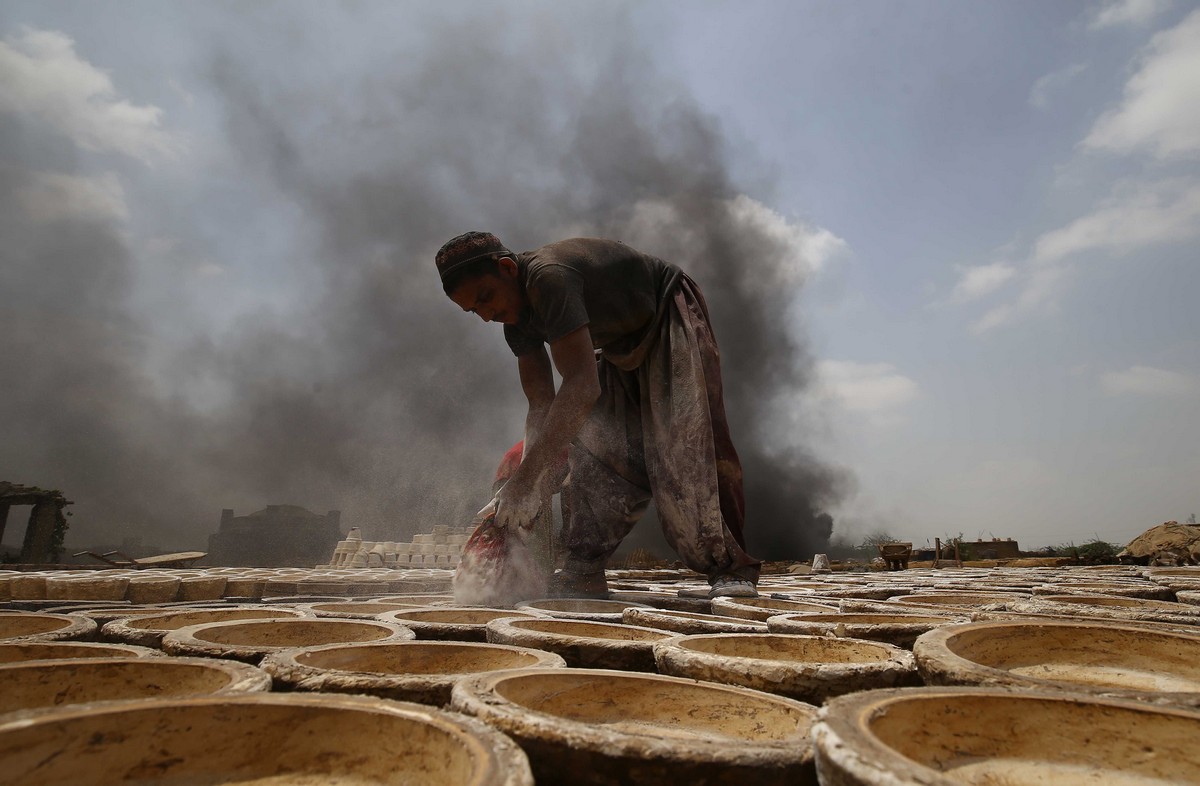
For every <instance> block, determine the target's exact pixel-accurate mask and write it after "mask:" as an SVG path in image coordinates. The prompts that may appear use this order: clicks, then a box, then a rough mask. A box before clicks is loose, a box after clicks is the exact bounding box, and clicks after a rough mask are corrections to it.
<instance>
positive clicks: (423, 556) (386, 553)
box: [318, 524, 471, 568]
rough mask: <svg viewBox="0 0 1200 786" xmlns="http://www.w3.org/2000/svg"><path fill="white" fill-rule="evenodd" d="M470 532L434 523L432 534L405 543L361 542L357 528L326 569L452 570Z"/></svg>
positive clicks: (336, 552)
mask: <svg viewBox="0 0 1200 786" xmlns="http://www.w3.org/2000/svg"><path fill="white" fill-rule="evenodd" d="M470 536H471V531H470V529H469V528H467V527H451V526H449V525H447V524H438V525H436V526H435V527H434V528H433V532H426V533H421V534H419V535H414V536H413V539H412V540H411V541H408V542H396V541H369V540H363V539H362V535H361V534H359V531H358V528H357V527H354V528H352V529H351V530H350V534H349V535H348V536H347V537H346V539H345V540H343V541H340V542H339V543H338V544H337V547H336V548H334V550H333V558H332V559H331V560H330V561H329V563H328V564H327V565H319V566H318V567H329V568H410V567H419V568H454V567H456V566H457V565H458V562H459V559H460V557H461V556H462V551H463V546H465V545H466V543H467V538H469V537H470Z"/></svg>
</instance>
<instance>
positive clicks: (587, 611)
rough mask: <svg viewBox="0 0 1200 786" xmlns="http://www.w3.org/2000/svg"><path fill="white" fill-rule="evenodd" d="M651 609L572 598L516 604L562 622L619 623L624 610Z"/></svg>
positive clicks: (624, 603) (627, 604)
mask: <svg viewBox="0 0 1200 786" xmlns="http://www.w3.org/2000/svg"><path fill="white" fill-rule="evenodd" d="M648 608H652V607H651V606H648V605H647V604H645V603H634V602H632V601H624V600H593V599H574V598H542V599H540V600H529V601H523V602H521V603H518V604H517V609H518V610H521V611H532V612H534V613H537V614H539V615H541V616H548V617H556V618H558V619H564V620H591V621H593V622H621V619H622V618H621V615H622V614H623V613H624V612H625V609H648Z"/></svg>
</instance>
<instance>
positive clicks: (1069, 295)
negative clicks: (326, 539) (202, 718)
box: [0, 0, 1200, 549]
mask: <svg viewBox="0 0 1200 786" xmlns="http://www.w3.org/2000/svg"><path fill="white" fill-rule="evenodd" d="M1198 159H1200V5H1198V4H1196V3H1188V2H1182V1H1181V0H1174V2H1171V1H1169V0H1120V1H1117V2H1109V1H1107V0H1100V1H1098V2H1065V1H1064V2H1056V3H1045V2H1006V3H981V2H980V3H977V2H948V1H946V2H919V1H917V0H911V1H909V2H866V1H865V0H864V1H863V2H851V3H847V2H815V1H813V2H807V1H806V2H765V1H757V2H756V1H753V0H751V1H748V2H736V3H734V2H678V1H667V0H662V1H661V2H641V3H626V4H620V3H584V2H564V3H537V2H507V3H467V2H455V3H444V4H428V3H394V2H388V3H384V2H365V1H364V2H343V3H315V2H310V3H301V2H292V3H268V2H263V3H258V4H252V5H246V4H237V3H220V2H214V3H206V4H194V3H183V2H125V3H121V4H108V5H104V6H101V5H99V4H89V3H67V2H20V1H19V0H3V2H0V200H2V201H3V203H4V204H3V205H2V207H3V208H4V209H3V210H0V221H2V222H3V225H2V226H0V229H2V230H3V231H0V236H3V237H4V238H5V240H4V244H3V246H0V418H4V419H5V420H6V421H7V422H6V423H5V425H4V430H5V431H6V432H8V433H7V437H6V439H4V440H0V478H2V479H6V480H11V481H14V482H22V483H28V484H33V485H43V486H52V487H58V488H62V489H63V490H64V491H65V492H66V493H67V495H68V496H69V497H71V498H72V499H75V500H76V503H77V504H76V505H75V507H74V512H75V516H74V518H73V523H72V532H73V534H75V535H77V536H78V537H79V538H81V539H87V538H92V539H102V538H109V539H110V542H111V541H119V539H120V538H121V537H125V536H129V535H135V536H143V537H145V538H147V539H150V540H154V539H157V540H158V542H160V543H164V544H167V545H172V546H174V545H178V546H181V547H183V546H185V547H197V546H203V543H204V537H205V536H206V535H207V534H208V533H209V532H211V531H213V530H214V529H215V525H216V522H217V520H218V519H219V512H220V509H221V508H224V507H233V508H235V509H236V510H237V512H238V513H239V514H240V513H249V512H252V511H253V510H257V509H259V508H261V507H262V506H264V505H266V504H268V503H270V504H280V503H294V504H303V505H305V506H307V507H309V508H310V509H313V510H315V511H318V512H323V511H324V510H325V509H330V508H338V509H342V510H343V522H344V523H347V524H350V523H361V524H362V525H363V526H364V528H365V529H366V530H367V531H368V535H370V534H371V529H372V528H374V529H375V530H376V531H377V532H378V533H379V536H382V535H385V534H388V535H393V536H397V537H399V536H402V535H404V534H411V533H412V532H415V531H423V530H427V529H429V526H430V525H431V524H433V523H439V522H441V521H443V520H446V519H447V518H449V519H453V518H455V517H461V516H462V515H463V513H464V511H469V510H473V509H474V507H478V504H476V500H477V497H478V492H477V491H476V489H479V488H486V487H488V486H489V485H490V472H491V471H492V468H493V467H494V465H495V463H496V462H497V461H498V460H499V456H500V455H501V454H502V453H503V451H504V449H505V448H506V447H507V446H508V445H509V444H511V442H513V441H515V439H516V438H518V437H519V422H520V413H521V401H520V391H519V387H517V386H516V381H515V364H514V363H512V361H511V359H510V358H508V357H505V356H504V352H505V351H506V350H505V349H504V347H503V342H502V340H501V339H500V337H499V335H498V331H496V330H489V329H488V328H492V327H494V326H484V325H480V324H477V323H475V324H472V323H470V322H468V321H466V320H464V319H463V318H462V316H461V315H459V314H456V313H455V310H454V308H453V306H452V304H450V303H449V301H447V300H445V298H444V297H443V296H442V295H441V293H440V291H438V288H437V283H436V279H428V280H427V279H425V278H422V273H421V272H420V271H423V270H426V269H428V268H431V267H432V256H433V252H434V251H436V249H437V247H438V245H440V243H441V242H442V241H443V240H444V239H447V238H449V237H450V236H452V235H454V234H457V233H458V232H460V231H465V230H466V229H474V228H489V229H494V230H495V231H497V232H499V233H500V234H501V235H502V237H505V238H506V239H507V241H508V242H509V245H510V246H514V247H518V248H531V247H534V246H536V245H540V244H541V243H545V242H550V241H552V240H555V239H559V238H560V237H567V236H571V235H575V234H599V235H604V236H617V237H620V238H621V239H626V240H629V241H630V242H632V243H634V244H635V245H636V246H637V247H639V248H642V249H643V250H647V251H650V252H651V253H656V254H659V255H661V256H663V257H664V258H667V259H669V260H670V261H675V262H678V263H679V264H680V265H681V266H682V267H684V269H685V270H689V271H690V272H693V273H695V274H696V276H697V279H698V280H699V281H700V282H701V285H702V286H703V287H704V289H705V292H706V295H707V297H708V300H709V302H710V306H711V307H712V309H713V318H714V323H715V326H716V328H717V337H718V341H720V343H721V346H722V354H723V362H724V363H725V365H726V369H727V371H728V370H729V369H733V372H734V373H733V374H732V377H733V381H732V382H730V381H729V377H730V376H731V375H730V374H729V373H727V375H726V376H727V382H726V384H727V388H730V389H731V391H730V395H731V398H732V400H733V405H734V408H735V410H736V412H735V414H734V415H731V418H733V419H734V420H735V422H734V426H735V427H740V428H741V431H740V432H738V431H735V439H736V440H738V443H739V449H740V450H741V451H742V452H743V456H744V458H746V457H748V459H747V468H748V473H747V474H748V482H755V479H756V478H757V479H758V483H759V485H760V486H770V488H771V489H785V488H787V487H792V486H794V487H795V489H794V492H795V493H794V495H793V496H792V497H789V496H788V492H787V491H784V492H779V493H775V492H774V491H771V490H766V491H763V490H760V491H758V492H755V494H752V495H751V499H750V501H749V507H748V523H747V528H748V536H749V537H750V540H751V544H752V545H754V544H755V543H756V537H758V538H759V539H758V541H757V542H758V543H761V544H762V547H763V548H766V549H776V548H784V545H788V546H789V547H790V548H793V549H796V548H801V547H802V546H804V545H808V542H807V541H803V539H801V541H787V539H786V538H784V539H783V540H779V539H777V538H775V539H763V537H761V536H756V535H755V531H756V529H757V530H758V532H761V533H778V532H780V531H781V530H783V529H786V528H788V527H793V526H794V527H800V528H803V527H808V526H810V520H811V518H812V515H813V514H814V513H815V512H818V511H822V510H823V511H827V512H829V513H830V514H832V515H833V517H834V522H835V523H834V534H835V536H838V537H842V538H844V539H847V540H851V541H855V540H857V539H861V538H862V537H865V536H866V535H869V534H873V533H877V532H887V533H889V534H891V535H893V536H895V537H899V538H903V539H909V540H913V541H914V542H916V543H922V544H923V543H925V542H926V541H931V540H932V539H933V538H934V537H946V536H948V535H957V534H959V533H962V534H964V536H966V537H967V538H968V539H973V538H977V537H979V538H990V537H1012V538H1016V539H1017V540H1018V541H1019V542H1020V543H1021V545H1022V547H1025V548H1035V547H1039V546H1044V545H1050V544H1058V543H1067V542H1075V543H1082V542H1085V541H1088V540H1090V539H1093V538H1100V539H1103V540H1108V541H1113V542H1125V541H1128V540H1130V539H1132V537H1133V536H1135V535H1136V534H1137V533H1139V532H1141V531H1142V530H1144V529H1145V528H1147V527H1149V526H1152V525H1154V524H1157V523H1161V522H1162V521H1165V520H1169V519H1177V520H1184V519H1185V518H1186V517H1187V516H1188V515H1189V514H1192V513H1200V499H1197V488H1198V485H1200V484H1198V483H1197V479H1200V451H1198V450H1197V446H1198V445H1200V323H1198V322H1197V319H1196V294H1197V293H1198V292H1200V265H1198V264H1197V263H1198V261H1200V253H1198V252H1200V165H1198ZM735 416H736V417H735ZM751 469H753V470H754V472H753V473H752V472H750V470H751ZM451 490H452V491H451ZM756 500H757V501H758V502H757V504H758V510H757V512H756V509H755V504H756ZM793 519H794V520H793ZM13 529H14V527H13V526H12V525H10V527H9V530H13ZM12 538H13V535H12V533H11V532H9V533H8V534H6V536H5V544H9V542H10V541H11V540H12Z"/></svg>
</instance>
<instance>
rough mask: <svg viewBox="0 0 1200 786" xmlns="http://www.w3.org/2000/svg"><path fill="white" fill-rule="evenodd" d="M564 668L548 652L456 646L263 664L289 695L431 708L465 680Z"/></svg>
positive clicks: (369, 647) (435, 644) (366, 647)
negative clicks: (357, 697) (352, 697)
mask: <svg viewBox="0 0 1200 786" xmlns="http://www.w3.org/2000/svg"><path fill="white" fill-rule="evenodd" d="M566 665H567V664H566V662H565V661H563V659H562V658H560V657H559V656H557V655H555V654H554V653H552V652H543V651H542V650H533V649H527V648H525V647H508V646H505V645H503V644H482V643H479V642H459V641H401V642H396V643H393V644H327V645H325V646H322V647H305V648H298V649H291V650H283V651H282V652H276V653H273V654H271V655H268V656H267V657H266V658H264V659H263V663H262V667H263V669H265V670H266V671H267V672H268V673H270V674H271V676H272V677H274V678H275V682H276V684H277V685H279V686H280V687H282V688H285V689H288V690H303V691H321V692H325V693H365V694H368V695H371V696H379V697H380V698H385V699H398V700H400V701H415V702H419V703H421V704H432V705H435V706H441V705H444V704H448V703H449V702H450V689H451V688H453V687H454V683H456V682H458V681H459V680H461V679H463V678H465V677H470V676H474V675H476V674H483V673H487V672H493V671H502V670H505V669H509V670H511V669H525V668H537V667H543V668H564V667H565V666H566Z"/></svg>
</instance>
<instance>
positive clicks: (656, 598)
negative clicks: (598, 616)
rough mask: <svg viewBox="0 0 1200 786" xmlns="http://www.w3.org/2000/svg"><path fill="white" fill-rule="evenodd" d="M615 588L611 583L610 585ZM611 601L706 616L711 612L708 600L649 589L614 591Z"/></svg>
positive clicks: (610, 595)
mask: <svg viewBox="0 0 1200 786" xmlns="http://www.w3.org/2000/svg"><path fill="white" fill-rule="evenodd" d="M608 586H609V587H610V588H611V587H612V586H613V585H612V584H611V583H610V584H609V585H608ZM608 597H609V600H617V601H628V602H630V603H635V604H638V605H641V606H650V607H652V608H655V609H669V610H671V611H690V612H692V613H693V614H704V613H707V612H708V611H709V610H710V607H709V602H708V598H707V597H704V598H683V597H680V596H679V594H678V593H676V592H668V591H665V590H663V591H653V592H652V591H649V590H648V589H643V590H633V591H617V590H613V591H611V592H609V593H608Z"/></svg>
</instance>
